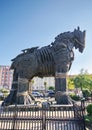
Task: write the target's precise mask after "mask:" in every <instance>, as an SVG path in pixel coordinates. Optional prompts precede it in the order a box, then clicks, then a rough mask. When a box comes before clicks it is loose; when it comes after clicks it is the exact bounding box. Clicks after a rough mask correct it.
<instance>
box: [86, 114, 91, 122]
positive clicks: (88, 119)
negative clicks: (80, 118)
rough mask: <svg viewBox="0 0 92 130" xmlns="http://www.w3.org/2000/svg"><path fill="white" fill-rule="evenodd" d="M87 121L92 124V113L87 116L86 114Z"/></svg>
mask: <svg viewBox="0 0 92 130" xmlns="http://www.w3.org/2000/svg"><path fill="white" fill-rule="evenodd" d="M85 122H86V123H90V124H92V115H91V116H89V115H86V116H85Z"/></svg>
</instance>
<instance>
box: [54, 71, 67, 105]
mask: <svg viewBox="0 0 92 130" xmlns="http://www.w3.org/2000/svg"><path fill="white" fill-rule="evenodd" d="M66 76H67V74H66V73H60V72H59V73H56V74H55V99H56V101H57V104H69V101H68V95H67V79H66Z"/></svg>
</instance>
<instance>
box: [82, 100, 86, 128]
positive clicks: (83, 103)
mask: <svg viewBox="0 0 92 130" xmlns="http://www.w3.org/2000/svg"><path fill="white" fill-rule="evenodd" d="M81 112H82V117H83V124H84V126H83V127H84V130H86V126H85V118H84V113H85V99H84V98H83V99H82V100H81Z"/></svg>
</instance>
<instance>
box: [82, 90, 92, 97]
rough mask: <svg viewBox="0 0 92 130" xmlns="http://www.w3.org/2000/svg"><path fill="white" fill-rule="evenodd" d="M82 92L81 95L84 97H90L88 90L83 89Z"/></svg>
mask: <svg viewBox="0 0 92 130" xmlns="http://www.w3.org/2000/svg"><path fill="white" fill-rule="evenodd" d="M82 93H83V97H85V98H87V97H90V95H91V93H90V92H89V91H88V90H83V91H82Z"/></svg>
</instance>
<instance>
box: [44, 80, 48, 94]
mask: <svg viewBox="0 0 92 130" xmlns="http://www.w3.org/2000/svg"><path fill="white" fill-rule="evenodd" d="M46 85H47V82H44V87H45V92H46Z"/></svg>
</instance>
